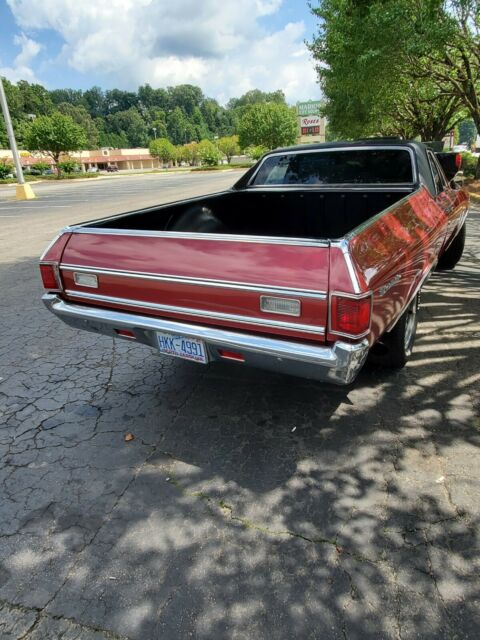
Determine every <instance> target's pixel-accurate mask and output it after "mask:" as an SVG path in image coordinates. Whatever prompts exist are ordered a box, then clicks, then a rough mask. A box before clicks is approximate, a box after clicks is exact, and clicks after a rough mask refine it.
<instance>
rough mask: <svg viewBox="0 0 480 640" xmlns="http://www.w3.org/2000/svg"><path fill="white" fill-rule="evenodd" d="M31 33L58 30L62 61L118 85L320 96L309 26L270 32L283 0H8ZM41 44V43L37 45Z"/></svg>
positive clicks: (293, 97) (209, 92) (216, 92)
mask: <svg viewBox="0 0 480 640" xmlns="http://www.w3.org/2000/svg"><path fill="white" fill-rule="evenodd" d="M7 2H8V4H9V6H10V9H11V10H12V12H13V14H14V16H15V18H16V20H17V22H18V24H19V25H20V26H21V27H22V28H23V29H25V30H27V31H30V30H37V29H38V30H40V29H53V30H54V31H56V32H57V33H58V34H59V35H60V36H61V37H62V38H63V40H64V42H65V45H64V47H63V50H62V59H63V60H65V61H66V64H68V65H69V66H70V67H71V68H73V69H75V70H76V71H78V72H80V73H83V74H86V75H88V74H89V73H95V75H97V76H98V75H103V76H104V77H105V76H106V77H108V80H109V82H110V84H113V85H117V86H119V87H125V88H126V87H130V88H134V87H136V86H138V85H139V84H143V83H145V82H149V83H150V84H151V85H152V86H166V85H169V84H180V83H184V82H189V83H192V84H197V85H199V86H201V87H202V89H203V90H204V92H205V93H206V94H207V95H212V96H215V97H217V98H219V99H220V100H223V101H224V100H227V99H228V98H230V97H232V96H238V95H240V94H241V93H243V92H244V91H246V90H248V89H252V88H259V89H262V90H264V91H269V90H273V89H278V88H280V89H283V90H284V91H285V93H286V95H287V99H289V100H290V101H295V100H297V99H302V98H308V97H316V96H317V95H318V92H319V90H318V87H317V86H316V77H315V72H314V69H313V64H312V62H311V60H310V58H309V55H308V51H307V49H306V47H305V44H304V43H303V39H304V37H305V26H304V24H303V23H302V22H298V23H290V24H287V25H286V26H285V27H284V28H283V29H280V30H277V31H274V32H272V31H270V32H269V31H268V30H267V29H266V28H265V27H264V26H262V24H266V22H267V21H266V20H263V21H261V22H260V20H259V19H260V18H262V17H264V16H268V15H271V14H274V13H276V12H277V11H278V10H279V9H280V6H281V3H282V0H202V1H201V2H200V1H199V0H174V1H173V2H169V1H167V0H109V1H108V2H98V0H83V1H82V2H78V0H63V1H62V2H58V0H42V2H41V3H39V2H37V0H7ZM31 42H34V41H31Z"/></svg>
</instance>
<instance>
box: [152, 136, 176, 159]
mask: <svg viewBox="0 0 480 640" xmlns="http://www.w3.org/2000/svg"><path fill="white" fill-rule="evenodd" d="M148 148H149V150H150V154H151V155H152V156H154V157H155V158H159V159H160V160H161V161H162V162H163V163H165V164H167V163H170V162H172V160H175V158H176V150H175V147H174V146H173V144H172V143H171V142H170V140H167V138H157V139H156V140H150V145H149V147H148Z"/></svg>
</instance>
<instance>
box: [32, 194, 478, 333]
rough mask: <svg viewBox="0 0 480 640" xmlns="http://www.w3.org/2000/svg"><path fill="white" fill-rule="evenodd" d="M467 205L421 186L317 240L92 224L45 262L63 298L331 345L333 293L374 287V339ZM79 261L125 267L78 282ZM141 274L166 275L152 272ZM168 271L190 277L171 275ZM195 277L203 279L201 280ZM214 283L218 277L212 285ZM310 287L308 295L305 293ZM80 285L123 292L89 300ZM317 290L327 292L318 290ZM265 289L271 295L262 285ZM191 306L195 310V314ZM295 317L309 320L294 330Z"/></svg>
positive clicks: (462, 196)
mask: <svg viewBox="0 0 480 640" xmlns="http://www.w3.org/2000/svg"><path fill="white" fill-rule="evenodd" d="M467 206H468V198H467V195H466V194H465V192H463V191H462V190H453V189H447V190H446V191H444V192H443V193H442V194H440V195H439V196H438V197H437V198H436V199H435V198H433V197H432V196H431V195H430V193H429V192H428V191H427V189H426V188H425V187H422V188H421V189H420V190H419V191H417V192H415V193H414V194H412V195H411V196H409V197H408V198H406V199H404V200H403V201H401V202H399V203H398V204H396V205H393V206H392V207H390V208H389V209H388V210H386V211H385V212H383V214H380V215H378V216H377V217H376V218H374V219H373V220H372V221H370V222H369V223H367V224H366V225H364V227H363V230H359V231H357V233H355V234H353V235H352V236H351V237H350V236H347V237H346V238H345V239H344V240H343V241H338V242H334V241H332V242H330V243H328V242H326V243H323V244H322V243H319V244H318V246H315V245H310V244H308V243H302V242H299V243H297V244H289V243H287V244H281V243H279V242H277V243H272V242H268V241H265V242H262V241H255V242H253V241H249V242H244V241H241V240H240V239H239V240H235V239H233V238H232V239H231V240H223V239H215V238H208V237H207V236H206V237H205V238H202V239H198V238H190V237H178V235H177V236H174V235H173V236H172V235H170V236H169V235H168V233H165V234H161V233H159V234H157V235H155V234H150V235H149V234H148V232H145V235H144V236H141V235H129V231H128V230H125V232H124V233H123V232H122V233H121V234H118V233H116V234H108V233H105V232H103V233H95V229H94V228H92V229H90V230H89V232H88V233H75V231H73V233H71V234H64V235H63V236H61V237H60V239H59V240H58V241H57V243H55V244H54V245H53V246H52V247H51V248H50V249H49V250H47V252H46V253H45V255H44V256H43V257H42V261H43V262H48V261H52V262H56V263H58V262H61V265H63V266H62V267H61V277H62V281H63V286H64V289H65V290H66V292H63V294H62V295H63V297H64V298H65V299H66V300H71V301H73V302H78V303H81V304H90V305H96V306H101V307H110V308H116V309H125V310H127V311H129V312H130V313H131V312H132V311H135V310H137V311H138V313H142V314H143V315H145V314H149V315H153V316H161V317H166V318H178V319H179V320H182V321H186V320H187V321H190V322H192V323H196V324H205V325H214V326H218V327H229V328H232V329H237V330H241V331H243V332H245V331H248V332H252V333H259V334H271V335H275V336H284V337H286V338H287V337H288V338H295V339H297V340H299V339H300V340H306V341H309V342H310V341H315V342H326V343H331V342H335V341H336V340H338V339H339V337H338V335H335V334H332V333H331V332H330V330H329V317H328V309H329V299H328V296H329V295H331V294H332V292H340V293H346V294H352V295H356V296H359V295H361V294H368V293H369V292H371V294H372V296H371V297H372V312H371V327H370V330H369V331H368V334H366V337H367V339H368V341H369V343H370V344H373V343H374V342H375V341H376V340H377V339H378V338H379V336H380V335H381V334H382V333H383V332H384V331H385V330H386V329H388V328H389V326H391V325H392V323H393V322H394V321H395V320H396V319H397V318H398V316H399V314H400V313H401V312H403V309H404V308H405V305H406V304H407V302H408V301H409V299H410V298H411V296H412V295H413V293H414V292H415V291H416V290H417V288H418V287H419V286H420V285H421V283H422V282H423V280H424V278H425V276H426V275H428V273H429V272H430V270H431V269H432V266H433V265H434V264H435V262H436V260H437V259H438V256H439V254H440V253H441V252H442V251H443V250H444V249H445V247H446V246H448V243H449V241H450V239H451V238H452V236H453V235H455V233H456V231H457V228H458V225H459V223H460V222H463V217H464V213H465V210H466V208H467ZM205 235H206V234H205ZM68 265H74V266H70V267H69V266H68ZM75 266H77V267H84V268H86V269H89V268H91V269H92V272H94V270H95V269H104V270H115V271H116V272H120V273H106V274H102V273H99V274H98V285H99V286H98V288H94V289H92V288H89V287H84V286H79V285H77V284H76V283H75V281H74V277H73V274H74V272H75ZM122 272H134V273H135V274H136V277H126V276H125V275H122ZM141 274H144V275H143V277H142V275H141ZM145 274H148V275H151V276H155V275H158V276H161V277H162V279H154V278H148V277H147V275H145ZM169 277H176V278H179V277H181V278H186V279H190V280H191V281H189V282H187V283H185V282H178V281H175V280H174V279H173V280H170V281H169V280H168V278H169ZM195 279H201V280H203V281H204V282H202V283H197V282H195ZM208 281H215V283H216V285H215V286H213V283H212V282H211V283H210V284H209V283H208ZM221 282H224V283H237V284H236V286H235V288H232V287H229V286H228V285H227V284H225V285H224V286H222V285H221ZM242 285H243V287H244V288H243V289H242ZM248 285H254V286H255V288H254V289H252V288H251V287H250V288H249V287H248ZM262 287H263V288H266V289H268V287H271V288H272V289H273V288H275V287H279V288H284V289H285V290H290V292H287V291H285V292H280V293H278V296H279V297H287V298H288V297H290V298H292V297H293V298H295V299H297V300H300V301H301V315H300V316H299V317H292V316H286V315H280V314H275V313H263V312H262V311H261V310H260V305H259V300H260V296H261V295H262V290H261V289H262ZM291 290H294V291H293V293H291ZM302 290H303V292H302ZM306 290H308V292H309V293H310V296H308V295H305V291H306ZM75 292H78V293H83V294H87V295H89V294H96V295H103V296H109V297H113V298H117V299H120V300H117V301H115V302H112V301H110V302H105V301H103V302H99V301H98V300H95V299H94V298H92V299H91V300H88V299H87V300H86V299H85V298H84V297H78V296H76V295H75ZM314 292H318V293H319V294H322V293H323V294H325V296H324V298H322V297H321V295H320V296H317V297H315V296H314V295H312V294H314ZM265 295H275V293H272V292H271V291H266V292H265ZM121 299H125V300H135V301H137V302H138V304H136V306H135V308H132V305H131V304H130V305H126V304H123V303H122V300H121ZM142 302H143V303H146V304H148V303H154V304H160V305H170V306H174V307H182V308H183V311H182V312H178V311H166V310H158V309H152V308H151V307H148V306H142ZM189 309H191V310H192V312H193V311H195V314H193V313H192V316H191V317H190V316H189V313H188V310H189ZM202 311H203V312H209V313H220V314H233V315H236V316H244V317H248V318H249V319H250V320H251V321H250V322H249V323H244V322H238V321H234V320H230V319H229V320H225V319H218V318H211V317H210V318H209V317H202V316H201V314H202ZM256 320H260V321H268V320H273V321H279V322H286V323H288V325H289V326H287V327H283V326H282V327H278V326H277V327H271V326H270V327H268V326H262V325H260V324H259V325H256V324H255V321H256ZM295 324H298V325H303V328H302V327H299V329H296V328H295ZM305 325H308V326H312V327H320V328H322V327H324V328H325V331H324V332H323V333H322V332H317V333H312V332H308V331H305ZM362 337H363V336H362ZM341 339H342V340H348V338H345V337H343V338H341ZM360 339H361V338H360V337H359V338H352V339H351V341H353V342H355V341H358V340H360Z"/></svg>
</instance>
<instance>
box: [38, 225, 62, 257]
mask: <svg viewBox="0 0 480 640" xmlns="http://www.w3.org/2000/svg"><path fill="white" fill-rule="evenodd" d="M66 233H68V227H66V228H65V229H62V230H61V231H59V232H58V233H57V235H56V236H55V238H54V239H53V240H52V241H51V242H50V244H49V245H48V247H47V248H46V249H45V251H44V252H43V253H42V255H41V256H40V262H43V263H44V264H47V262H48V261H47V262H45V260H44V259H43V258H44V256H46V255H47V253H48V252H49V251H50V249H51V248H52V247H53V245H54V244H55V243H56V242H57V240H59V239H60V238H61V237H62V236H63V235H65V234H66Z"/></svg>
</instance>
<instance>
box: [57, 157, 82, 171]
mask: <svg viewBox="0 0 480 640" xmlns="http://www.w3.org/2000/svg"><path fill="white" fill-rule="evenodd" d="M57 167H58V168H59V169H60V171H62V172H63V173H67V174H72V173H75V171H78V164H77V163H76V162H75V160H72V158H66V159H65V160H62V161H61V162H59V163H58V165H57Z"/></svg>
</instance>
